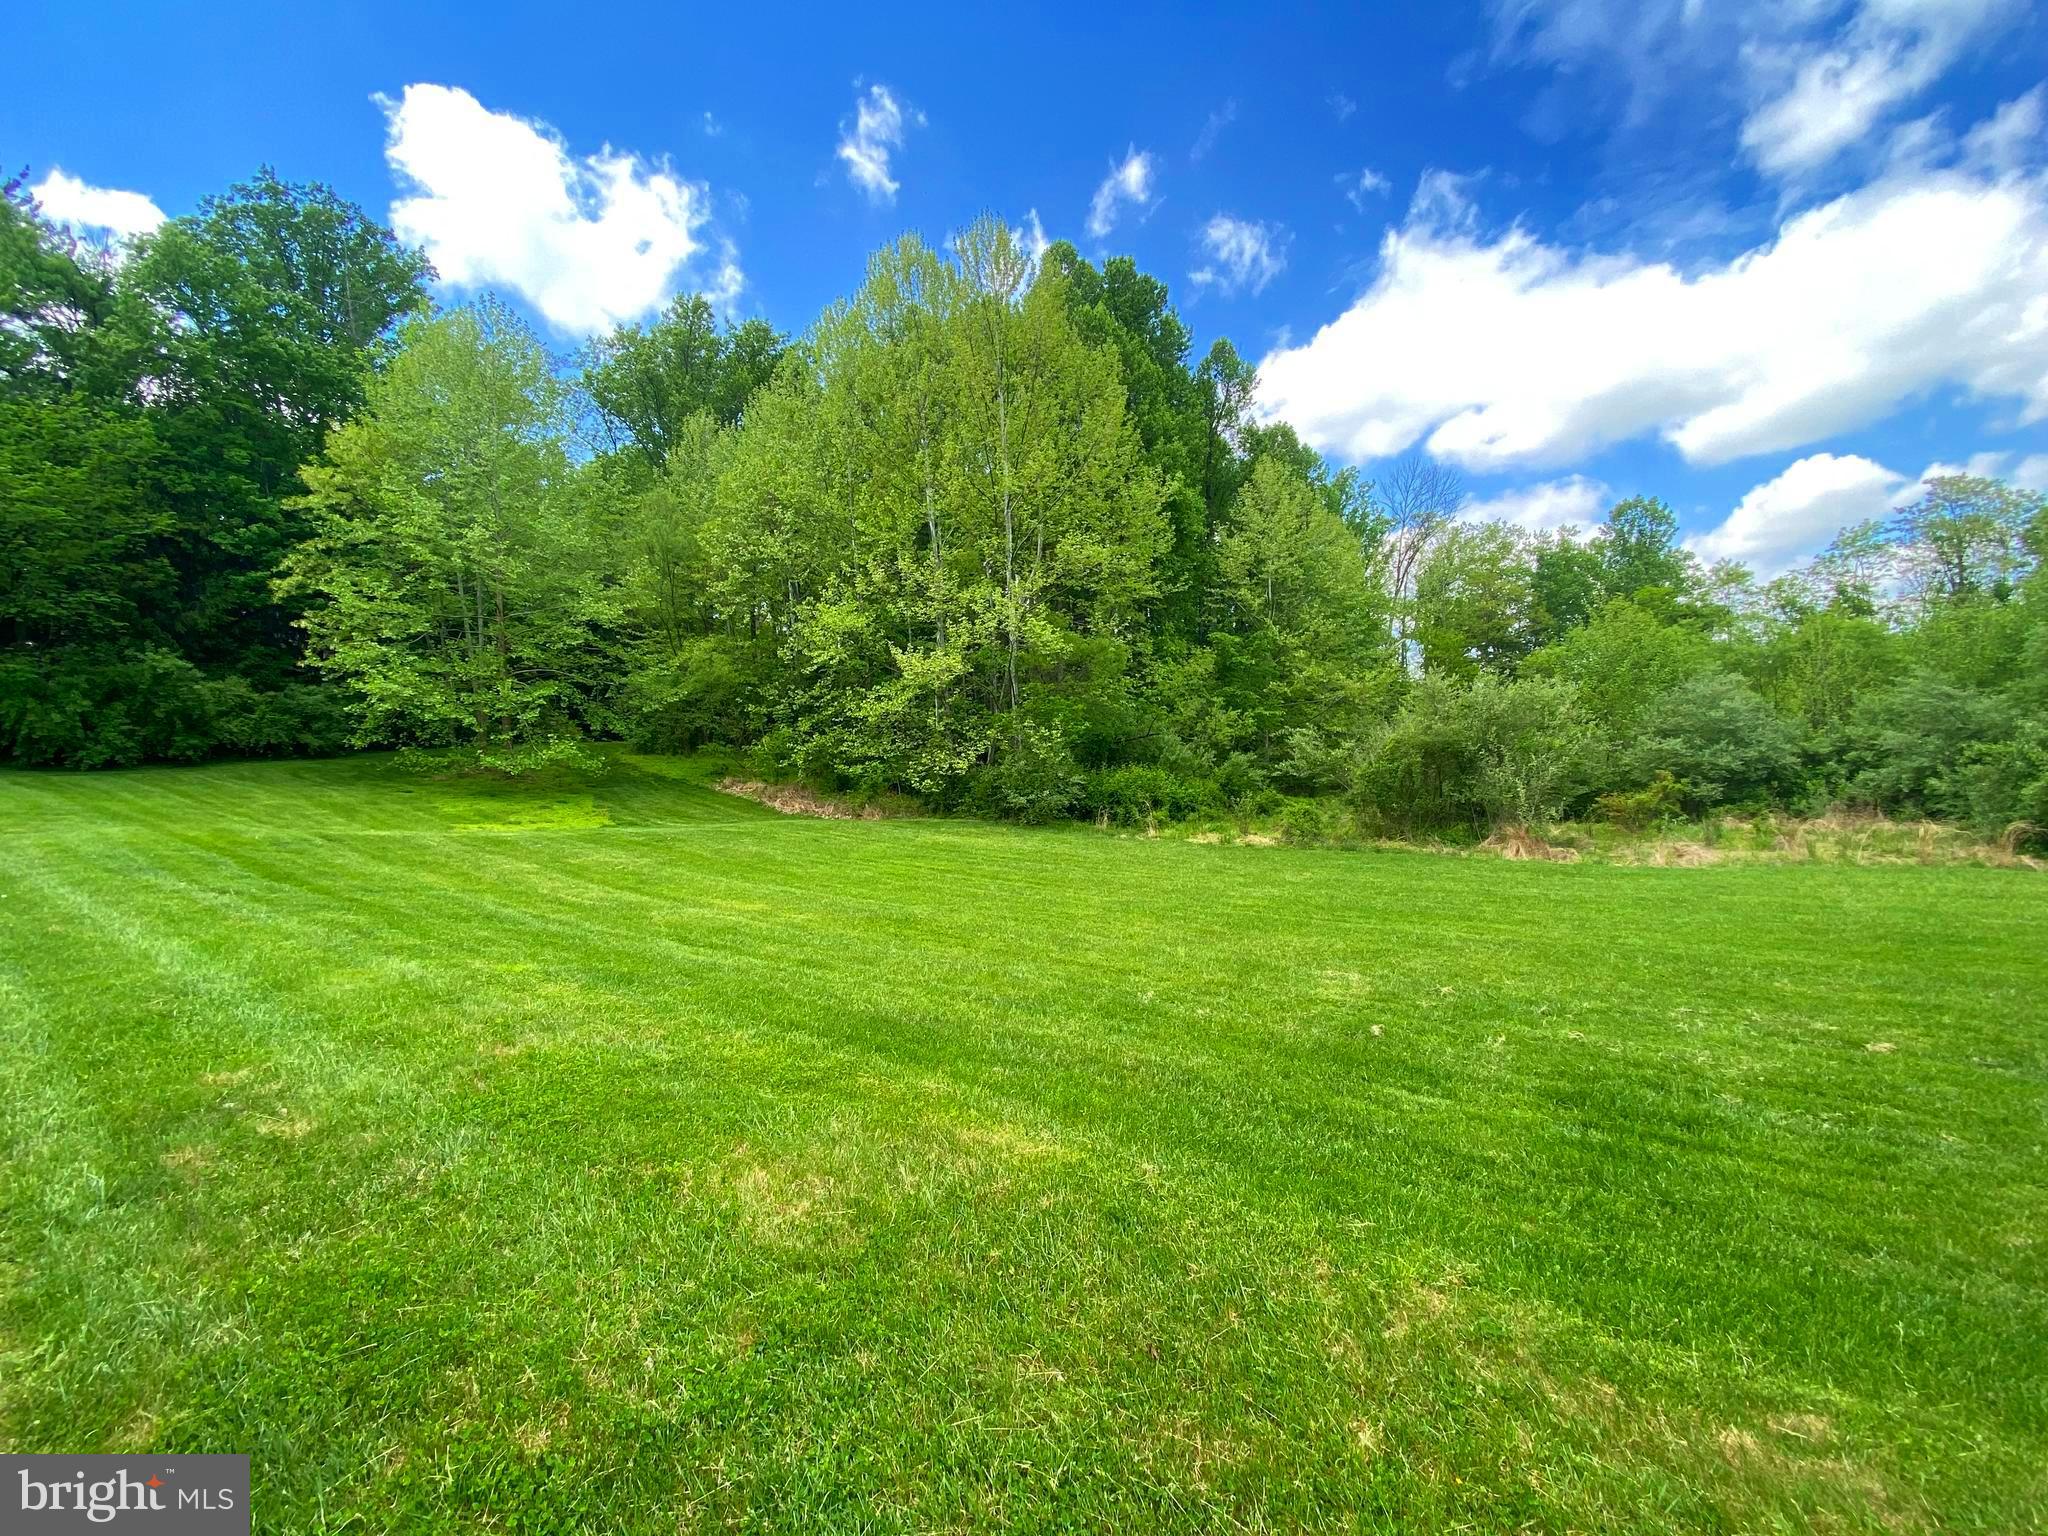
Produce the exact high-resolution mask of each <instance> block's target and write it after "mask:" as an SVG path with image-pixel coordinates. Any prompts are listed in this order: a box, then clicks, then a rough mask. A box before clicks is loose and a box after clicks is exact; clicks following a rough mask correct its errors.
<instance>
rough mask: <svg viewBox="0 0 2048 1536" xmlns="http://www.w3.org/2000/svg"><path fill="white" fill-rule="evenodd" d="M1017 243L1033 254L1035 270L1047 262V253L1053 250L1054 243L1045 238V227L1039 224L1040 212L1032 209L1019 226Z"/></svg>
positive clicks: (1032, 262)
mask: <svg viewBox="0 0 2048 1536" xmlns="http://www.w3.org/2000/svg"><path fill="white" fill-rule="evenodd" d="M1017 243H1018V244H1019V245H1021V246H1023V247H1024V249H1025V250H1026V251H1028V252H1030V254H1031V265H1032V267H1033V268H1034V269H1035V268H1036V267H1037V266H1038V264H1039V263H1040V262H1041V261H1043V260H1045V253H1046V252H1047V251H1048V250H1050V249H1051V248H1052V241H1050V240H1048V239H1047V238H1046V236H1045V225H1044V224H1042V223H1040V222H1039V218H1038V210H1037V209H1036V208H1033V209H1031V210H1030V211H1029V212H1027V213H1026V214H1025V215H1024V218H1023V221H1022V222H1021V223H1019V224H1018V225H1017Z"/></svg>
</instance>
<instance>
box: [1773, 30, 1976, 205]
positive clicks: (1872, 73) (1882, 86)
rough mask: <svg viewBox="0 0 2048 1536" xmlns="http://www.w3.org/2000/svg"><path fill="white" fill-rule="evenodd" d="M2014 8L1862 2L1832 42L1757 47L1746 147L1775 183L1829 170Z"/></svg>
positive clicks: (1806, 40)
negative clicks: (1830, 164)
mask: <svg viewBox="0 0 2048 1536" xmlns="http://www.w3.org/2000/svg"><path fill="white" fill-rule="evenodd" d="M2015 3H2016V0H1862V3H1861V4H1860V5H1858V6H1857V7H1856V9H1855V12H1854V14H1853V15H1852V16H1851V18H1850V20H1849V23H1848V25H1847V26H1846V27H1844V28H1843V29H1842V30H1841V32H1840V33H1838V34H1837V35H1835V36H1834V37H1832V38H1828V37H1818V38H1815V37H1809V38H1802V39H1799V40H1797V41H1792V42H1783V43H1753V44H1751V45H1750V46H1749V47H1748V48H1747V49H1746V50H1745V63H1746V65H1747V70H1748V74H1749V77H1750V79H1751V82H1752V89H1753V91H1754V92H1755V96H1756V101H1755V105H1754V106H1753V108H1752V110H1751V111H1750V113H1749V116H1748V117H1747V118H1746V119H1745V121H1744V122H1743V125H1742V145H1743V148H1744V149H1746V150H1748V151H1749V154H1750V157H1751V158H1752V159H1754V160H1755V161H1756V163H1757V165H1758V166H1759V167H1760V168H1761V169H1763V170H1764V171H1766V172H1767V173H1769V174H1771V175H1774V176H1799V175H1803V174H1806V173H1808V172H1812V171H1816V170H1818V169H1820V168H1821V167H1823V166H1825V165H1827V164H1828V163H1829V162H1830V161H1832V160H1833V159H1834V158H1835V157H1836V156H1837V155H1839V154H1841V153H1842V151H1844V150H1845V149H1848V148H1849V147H1850V146H1852V145H1854V144H1857V143H1859V142H1861V141H1862V140H1864V139H1865V138H1866V137H1867V136H1868V135H1869V133H1870V132H1871V130H1872V129H1873V128H1875V127H1876V126H1877V124H1878V123H1879V122H1881V121H1883V120H1884V119H1885V118H1886V117H1887V116H1888V115H1889V114H1890V113H1891V112H1892V110H1893V109H1894V108H1896V107H1898V106H1901V105H1902V104H1904V103H1905V102H1907V101H1910V100H1911V99H1912V98H1914V97H1915V96H1918V95H1919V94H1920V93H1921V92H1922V91H1924V90H1926V89H1927V88H1928V87H1929V86H1931V85H1932V84H1933V83H1934V82H1935V81H1936V80H1937V79H1939V78H1940V77H1941V75H1942V73H1943V72H1944V71H1945V70H1947V68H1948V67H1949V66H1950V65H1951V64H1953V63H1954V62H1955V61H1956V59H1957V58H1958V57H1960V56H1961V54H1962V53H1963V51H1964V50H1965V48H1967V47H1968V46H1969V45H1970V44H1971V43H1973V42H1975V41H1976V40H1977V39H1978V38H1979V37H1980V36H1982V35H1983V34H1984V33H1985V32H1986V31H1988V30H1989V29H1990V28H1991V27H1993V26H1994V25H1995V24H1997V23H1998V22H2000V21H2002V20H2004V19H2005V17H2006V16H2008V15H2009V14H2010V13H2011V12H2012V11H2013V10H2014V8H2015Z"/></svg>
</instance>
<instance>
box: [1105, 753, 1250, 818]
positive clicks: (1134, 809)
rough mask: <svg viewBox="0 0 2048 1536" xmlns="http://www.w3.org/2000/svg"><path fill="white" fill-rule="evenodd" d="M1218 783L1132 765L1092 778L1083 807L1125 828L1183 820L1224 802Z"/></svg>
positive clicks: (1142, 765)
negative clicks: (1162, 821)
mask: <svg viewBox="0 0 2048 1536" xmlns="http://www.w3.org/2000/svg"><path fill="white" fill-rule="evenodd" d="M1223 798H1224V797H1223V795H1222V794H1221V793H1220V791H1219V790H1218V789H1217V786H1216V785H1215V783H1214V782H1213V781H1211V780H1208V779H1199V778H1195V777H1192V776H1190V775H1186V774H1179V773H1175V772H1173V771H1172V770H1170V769H1166V768H1160V767H1157V766H1154V765H1152V764H1149V763H1129V764H1126V765H1124V766H1123V767H1121V768H1104V769H1102V770H1100V771H1099V772H1096V773H1092V774H1090V775H1088V779H1087V782H1086V784H1085V786H1084V788H1083V791H1082V796H1081V804H1082V805H1083V807H1084V808H1085V809H1086V810H1087V811H1088V813H1089V814H1090V815H1092V816H1102V817H1107V818H1108V819H1109V820H1111V821H1113V822H1116V823H1118V824H1119V825H1121V826H1127V827H1139V826H1144V825H1146V824H1147V823H1149V822H1151V821H1154V820H1166V821H1183V820H1185V819H1187V818H1188V817H1190V816H1198V815H1200V814H1202V813H1203V812H1204V811H1210V810H1215V809H1217V808H1218V807H1219V806H1221V804H1222V803H1223Z"/></svg>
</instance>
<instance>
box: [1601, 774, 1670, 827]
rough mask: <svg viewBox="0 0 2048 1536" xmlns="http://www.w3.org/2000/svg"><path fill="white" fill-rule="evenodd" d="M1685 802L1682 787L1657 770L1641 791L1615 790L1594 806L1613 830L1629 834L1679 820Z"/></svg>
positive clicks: (1668, 775) (1602, 797)
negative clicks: (1617, 828)
mask: <svg viewBox="0 0 2048 1536" xmlns="http://www.w3.org/2000/svg"><path fill="white" fill-rule="evenodd" d="M1685 801H1686V788H1685V786H1684V785H1683V784H1681V783H1679V782H1678V780H1676V779H1674V778H1673V777H1671V775H1670V774H1669V773H1668V772H1666V771H1665V770H1664V769H1662V768H1659V769H1658V770H1657V772H1656V774H1655V775H1654V776H1653V777H1652V778H1651V779H1650V782H1649V783H1648V784H1646V785H1644V786H1643V787H1642V788H1641V789H1636V790H1616V791H1615V792H1614V793H1613V794H1608V795H1602V796H1601V797H1600V798H1599V800H1598V802H1597V804H1598V805H1599V807H1600V814H1601V815H1602V816H1603V817H1605V818H1606V819H1607V820H1608V821H1610V822H1612V823H1613V824H1614V825H1615V826H1617V827H1620V828H1622V829H1623V830H1625V831H1629V832H1645V831H1648V830H1649V829H1650V828H1651V827H1659V826H1664V825H1666V824H1667V823H1670V822H1673V821H1677V820H1678V819H1680V817H1682V816H1683V815H1684V813H1685Z"/></svg>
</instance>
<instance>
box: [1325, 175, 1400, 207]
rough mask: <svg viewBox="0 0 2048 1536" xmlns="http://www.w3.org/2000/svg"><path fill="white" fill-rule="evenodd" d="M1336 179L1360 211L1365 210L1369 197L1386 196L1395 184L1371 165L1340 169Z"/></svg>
mask: <svg viewBox="0 0 2048 1536" xmlns="http://www.w3.org/2000/svg"><path fill="white" fill-rule="evenodd" d="M1336 179H1337V186H1338V187H1339V189H1340V190H1342V192H1343V193H1344V196H1345V197H1346V198H1348V199H1349V200H1350V203H1351V206H1352V207H1354V208H1356V209H1357V210H1358V211H1359V212H1360V213H1364V212H1365V203H1366V199H1367V198H1370V197H1385V196H1386V195H1387V194H1388V193H1389V192H1391V191H1392V190H1393V189H1394V184H1393V183H1392V182H1391V181H1388V180H1387V178H1386V177H1384V176H1382V175H1381V174H1380V173H1379V172H1378V171H1376V170H1374V169H1373V168H1372V167H1371V166H1367V167H1366V168H1365V169H1364V170H1362V171H1339V172H1338V173H1337V178H1336Z"/></svg>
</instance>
